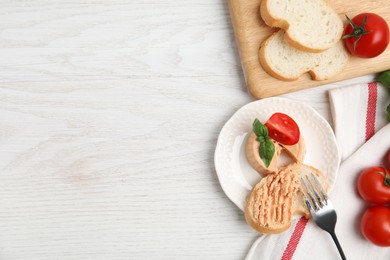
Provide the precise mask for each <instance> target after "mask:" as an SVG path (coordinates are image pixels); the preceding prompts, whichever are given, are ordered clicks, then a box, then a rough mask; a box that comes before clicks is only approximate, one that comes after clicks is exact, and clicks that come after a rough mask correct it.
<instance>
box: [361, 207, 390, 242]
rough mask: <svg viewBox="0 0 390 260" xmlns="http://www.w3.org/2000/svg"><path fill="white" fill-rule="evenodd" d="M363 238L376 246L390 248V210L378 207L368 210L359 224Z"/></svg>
mask: <svg viewBox="0 0 390 260" xmlns="http://www.w3.org/2000/svg"><path fill="white" fill-rule="evenodd" d="M360 230H361V232H362V234H363V236H364V237H365V238H366V239H367V240H369V241H371V242H372V243H374V244H375V245H378V246H390V208H389V207H386V206H383V205H378V206H372V207H370V208H368V209H367V210H366V211H365V212H364V214H363V217H362V220H361V222H360Z"/></svg>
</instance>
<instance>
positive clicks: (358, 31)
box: [342, 15, 371, 50]
mask: <svg viewBox="0 0 390 260" xmlns="http://www.w3.org/2000/svg"><path fill="white" fill-rule="evenodd" d="M345 17H346V18H347V20H348V22H349V24H350V25H351V26H352V29H353V32H352V33H350V34H346V35H344V36H343V37H342V39H346V38H349V37H355V38H356V40H355V42H354V43H353V49H354V50H355V49H356V44H357V42H358V41H359V40H360V38H362V36H363V35H365V34H369V33H370V32H371V31H367V30H365V29H364V26H365V25H366V23H367V19H368V17H367V16H366V17H364V19H363V22H362V24H361V25H359V26H357V25H356V24H355V23H354V22H353V21H352V20H351V19H349V17H348V16H347V15H345Z"/></svg>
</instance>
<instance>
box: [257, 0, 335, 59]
mask: <svg viewBox="0 0 390 260" xmlns="http://www.w3.org/2000/svg"><path fill="white" fill-rule="evenodd" d="M260 14H261V17H262V18H263V20H264V21H265V23H266V24H267V25H268V26H271V27H279V28H282V29H284V30H286V32H287V33H286V35H285V40H286V42H287V43H289V44H290V45H291V46H293V47H294V48H297V49H299V50H302V51H306V52H321V51H324V50H327V49H329V48H330V47H332V46H333V45H334V44H336V42H338V41H339V40H340V38H341V36H342V33H343V22H342V20H341V19H340V17H339V16H338V14H337V13H336V12H335V11H334V10H333V9H332V8H331V7H330V6H329V5H327V4H326V3H325V1H322V0H305V1H302V0H262V1H261V5H260Z"/></svg>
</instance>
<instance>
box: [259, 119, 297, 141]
mask: <svg viewBox="0 0 390 260" xmlns="http://www.w3.org/2000/svg"><path fill="white" fill-rule="evenodd" d="M264 125H265V126H266V127H267V129H268V135H269V137H271V138H272V139H274V140H275V141H277V142H279V143H281V144H284V145H294V144H296V143H298V141H299V136H300V132H299V127H298V125H297V123H296V122H295V121H294V120H293V119H292V118H291V117H289V116H288V115H286V114H283V113H275V114H273V115H272V116H271V117H270V118H269V119H268V121H267V122H266V123H265V124H264Z"/></svg>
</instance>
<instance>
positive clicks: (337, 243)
mask: <svg viewBox="0 0 390 260" xmlns="http://www.w3.org/2000/svg"><path fill="white" fill-rule="evenodd" d="M329 234H330V235H331V236H332V239H333V241H334V243H335V244H336V246H337V249H338V250H339V253H340V256H341V259H343V260H346V259H347V258H345V255H344V252H343V249H342V248H341V245H340V243H339V240H338V239H337V237H336V233H335V232H329Z"/></svg>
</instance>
